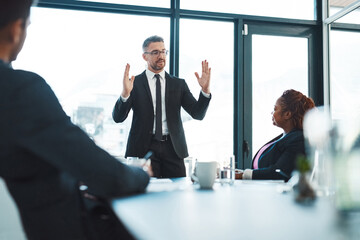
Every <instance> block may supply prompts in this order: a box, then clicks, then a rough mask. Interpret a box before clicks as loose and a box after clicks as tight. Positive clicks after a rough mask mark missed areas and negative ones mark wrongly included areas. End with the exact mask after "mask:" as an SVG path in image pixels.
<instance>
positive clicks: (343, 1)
mask: <svg viewBox="0 0 360 240" xmlns="http://www.w3.org/2000/svg"><path fill="white" fill-rule="evenodd" d="M356 1H357V0H328V4H329V9H330V12H329V16H332V15H334V14H335V13H337V12H339V11H341V10H343V9H344V8H345V7H347V6H349V5H351V4H353V3H354V2H356Z"/></svg>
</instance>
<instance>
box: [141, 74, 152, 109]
mask: <svg viewBox="0 0 360 240" xmlns="http://www.w3.org/2000/svg"><path fill="white" fill-rule="evenodd" d="M139 80H140V81H141V84H142V85H143V87H144V89H145V92H146V95H147V96H148V98H149V101H150V102H151V103H152V97H151V92H150V87H149V82H148V79H147V77H146V73H145V71H144V72H143V73H142V74H141V75H140V78H139Z"/></svg>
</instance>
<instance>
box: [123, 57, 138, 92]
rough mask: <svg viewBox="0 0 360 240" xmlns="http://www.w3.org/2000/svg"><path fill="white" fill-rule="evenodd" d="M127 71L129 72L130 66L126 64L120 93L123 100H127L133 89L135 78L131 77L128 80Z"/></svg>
mask: <svg viewBox="0 0 360 240" xmlns="http://www.w3.org/2000/svg"><path fill="white" fill-rule="evenodd" d="M129 71H130V64H126V67H125V72H124V79H123V91H122V93H121V96H122V97H123V98H128V97H129V96H130V93H131V91H132V89H133V87H134V80H135V77H134V76H131V78H129Z"/></svg>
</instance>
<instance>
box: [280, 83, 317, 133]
mask: <svg viewBox="0 0 360 240" xmlns="http://www.w3.org/2000/svg"><path fill="white" fill-rule="evenodd" d="M280 105H281V108H282V111H283V112H286V111H289V112H291V121H292V122H293V124H294V127H295V128H299V129H303V120H304V116H305V113H306V112H307V111H308V110H310V109H311V108H314V107H315V103H314V101H313V100H312V99H311V98H309V97H307V96H305V95H304V94H302V93H301V92H299V91H296V90H294V89H290V90H286V91H285V92H284V93H283V94H282V95H281V97H280Z"/></svg>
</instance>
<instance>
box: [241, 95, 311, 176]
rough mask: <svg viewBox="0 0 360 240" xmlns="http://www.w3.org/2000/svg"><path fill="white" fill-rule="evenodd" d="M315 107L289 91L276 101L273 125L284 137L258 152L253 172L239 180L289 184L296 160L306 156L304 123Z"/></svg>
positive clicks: (253, 162) (278, 137)
mask: <svg viewBox="0 0 360 240" xmlns="http://www.w3.org/2000/svg"><path fill="white" fill-rule="evenodd" d="M313 107H315V104H314V101H313V100H312V99H311V98H308V97H306V96H305V95H303V94H302V93H300V92H298V91H295V90H292V89H291V90H287V91H285V92H284V93H283V94H282V96H281V97H280V98H279V99H278V100H277V101H276V103H275V107H274V111H273V112H272V115H273V116H272V121H273V124H274V125H275V126H277V127H280V128H282V129H283V130H284V133H283V134H281V135H279V136H277V137H276V138H274V139H272V140H271V141H269V142H268V143H266V144H265V145H264V146H263V147H261V148H260V149H259V151H258V152H257V153H256V155H255V157H254V159H253V161H252V169H245V170H244V171H243V172H242V171H241V172H237V174H236V178H238V179H284V180H285V181H288V180H289V178H290V176H291V172H292V171H293V170H294V169H295V164H296V158H297V156H299V155H305V144H304V135H303V119H304V115H305V113H306V112H307V111H308V110H309V109H311V108H313Z"/></svg>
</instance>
